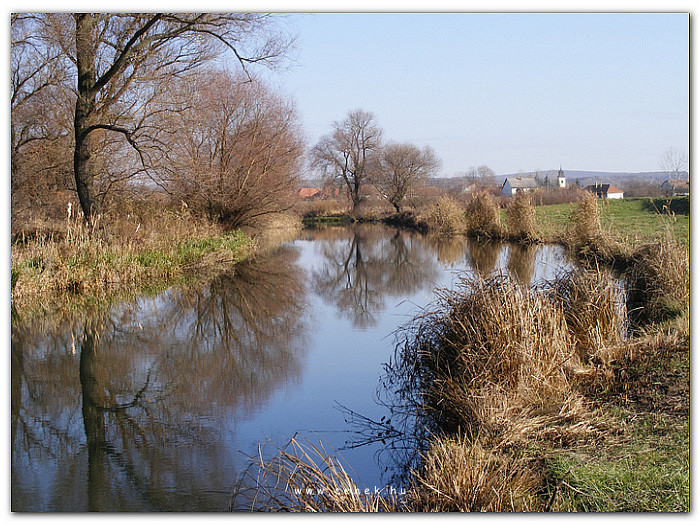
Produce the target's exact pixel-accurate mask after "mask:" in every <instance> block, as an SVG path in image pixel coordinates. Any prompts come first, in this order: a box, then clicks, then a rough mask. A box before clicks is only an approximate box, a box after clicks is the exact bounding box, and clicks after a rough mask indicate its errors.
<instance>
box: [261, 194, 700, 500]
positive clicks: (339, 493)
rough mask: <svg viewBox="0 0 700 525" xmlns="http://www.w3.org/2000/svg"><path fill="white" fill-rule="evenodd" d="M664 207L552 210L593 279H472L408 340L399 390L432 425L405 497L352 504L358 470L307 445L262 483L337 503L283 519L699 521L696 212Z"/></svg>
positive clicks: (639, 203) (546, 220)
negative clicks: (309, 488) (535, 516)
mask: <svg viewBox="0 0 700 525" xmlns="http://www.w3.org/2000/svg"><path fill="white" fill-rule="evenodd" d="M679 202H680V205H679V204H678V203H679ZM686 202H687V199H686ZM658 204H660V203H654V202H653V201H649V200H648V199H633V200H629V201H626V200H623V201H610V202H600V201H597V200H596V199H585V198H584V199H582V201H581V202H579V203H576V204H572V205H569V204H566V205H552V206H542V207H537V209H536V224H537V230H536V233H537V238H538V242H539V241H543V240H544V241H550V242H551V241H555V242H558V243H561V244H564V245H566V246H567V247H568V248H569V249H570V251H571V253H572V255H573V256H574V257H576V258H578V259H579V260H580V261H581V263H582V265H581V268H580V269H579V270H578V271H577V272H575V273H572V274H570V275H565V276H563V277H561V278H559V279H556V280H554V281H550V282H547V283H542V284H540V285H539V286H538V287H537V288H535V289H531V288H528V287H523V286H521V285H518V283H515V282H512V281H509V280H506V281H504V280H503V279H499V278H494V279H490V280H488V279H487V280H480V279H475V280H473V281H470V282H465V283H463V287H462V288H461V289H459V290H457V291H444V292H441V293H440V294H439V298H438V300H437V302H436V303H435V304H434V305H432V307H431V308H430V309H428V310H427V311H426V312H424V313H423V314H421V315H420V316H419V317H417V318H416V319H415V320H414V322H413V323H411V324H409V325H408V326H407V327H405V328H404V329H403V330H402V331H401V333H400V337H399V338H398V339H399V340H400V341H404V343H402V344H400V345H399V346H398V347H397V354H396V356H395V359H394V360H393V363H392V367H391V368H390V372H389V373H390V375H391V377H390V381H389V383H390V384H392V385H394V386H396V385H398V392H399V393H400V394H401V395H402V396H406V395H407V394H408V396H409V397H408V399H409V400H410V401H412V402H414V404H413V405H412V406H411V408H410V412H411V416H412V417H411V418H409V419H410V420H413V417H416V416H417V417H418V420H419V422H420V424H421V425H425V427H426V428H427V429H428V432H427V437H426V439H425V440H423V441H422V442H418V443H417V444H416V450H415V453H416V454H418V459H417V461H416V463H415V465H414V466H413V468H412V469H411V471H410V472H411V474H410V476H409V481H408V490H407V492H406V493H405V494H403V496H402V497H399V498H396V497H391V495H390V494H384V495H382V494H379V495H378V494H376V493H373V492H370V494H364V495H363V494H362V492H360V493H359V494H358V493H356V492H352V491H350V493H349V496H348V491H347V490H344V489H347V488H348V486H352V479H351V477H350V476H348V475H347V472H349V471H350V468H351V467H347V468H345V467H343V465H342V463H341V462H339V461H337V460H330V459H328V458H325V457H323V454H321V453H318V451H315V450H313V449H312V448H311V449H309V448H306V449H304V448H303V447H298V445H295V447H296V450H295V451H294V453H289V452H288V451H286V450H282V451H280V455H278V457H277V458H276V459H273V460H272V461H270V462H260V463H259V464H257V465H256V467H257V468H258V471H259V472H263V474H264V476H268V477H269V478H274V479H280V478H281V479H288V478H290V477H291V478H292V479H291V481H292V483H291V486H300V487H301V486H304V485H305V484H307V483H311V484H312V485H314V486H324V487H327V490H326V491H325V494H326V495H328V494H331V495H333V497H326V498H323V499H319V498H315V497H308V495H304V493H303V491H302V493H301V494H298V495H297V496H295V497H292V498H289V499H285V500H284V501H283V502H282V506H281V507H280V502H279V501H275V497H276V496H275V494H274V493H267V494H264V495H265V496H267V497H268V500H270V499H271V500H272V501H273V504H272V506H271V508H270V509H268V510H291V511H308V510H317V511H330V510H354V511H377V510H379V511H381V510H389V511H408V512H416V511H495V512H503V511H538V512H539V511H559V512H576V511H579V512H588V511H597V512H625V511H629V512H640V511H648V512H688V511H689V509H690V496H689V492H690V474H689V443H690V441H689V420H690V409H689V406H690V388H689V381H690V365H689V361H690V348H689V337H690V321H689V319H690V314H689V291H690V290H689V277H690V275H689V253H688V246H689V241H690V239H689V206H688V207H687V208H684V207H683V205H682V204H683V201H682V200H681V201H678V200H676V199H674V200H673V201H669V202H668V205H669V208H670V210H669V211H671V212H672V213H667V212H666V210H664V209H663V207H662V206H661V207H660V206H658ZM661 204H663V203H661ZM487 208H489V207H487ZM685 209H687V212H686V213H684V210H685ZM492 210H493V208H489V209H488V210H487V211H488V213H484V214H483V215H482V217H484V218H485V220H484V221H482V224H484V225H487V226H488V225H489V224H490V225H493V224H499V221H498V217H496V222H494V217H493V211H492ZM453 215H454V214H453ZM506 225H507V217H506ZM484 231H486V232H488V231H489V229H488V228H487V229H484ZM490 231H491V232H496V230H495V228H494V229H491V230H490ZM618 279H623V281H624V282H625V283H626V292H625V293H624V294H623V292H622V291H621V289H620V288H619V286H618V284H617V282H618ZM403 408H404V409H405V407H403ZM395 416H396V414H395ZM392 419H396V418H395V417H394V418H392ZM393 425H396V422H394V423H393ZM387 426H388V424H387ZM378 429H379V430H380V431H385V430H387V429H386V428H385V427H384V426H382V425H379V426H378ZM391 430H394V427H392V429H391ZM405 430H407V431H408V433H410V432H411V429H405ZM325 464H331V465H333V472H332V473H331V475H330V477H327V476H326V475H325V474H324V471H323V468H320V467H322V466H323V465H325ZM334 479H335V480H337V479H341V480H342V482H341V483H340V485H337V484H335V481H334ZM336 489H337V490H336ZM275 505H276V506H275Z"/></svg>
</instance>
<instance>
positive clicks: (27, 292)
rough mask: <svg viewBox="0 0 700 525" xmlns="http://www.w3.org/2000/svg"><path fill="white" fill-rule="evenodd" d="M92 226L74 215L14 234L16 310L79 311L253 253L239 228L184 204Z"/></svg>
mask: <svg viewBox="0 0 700 525" xmlns="http://www.w3.org/2000/svg"><path fill="white" fill-rule="evenodd" d="M103 221H104V222H103V223H102V224H100V223H99V222H98V223H97V224H96V226H95V227H94V228H93V229H91V230H89V229H88V228H87V226H86V225H85V224H84V223H83V222H82V220H80V219H78V218H70V217H69V218H67V219H66V221H65V222H64V223H61V224H52V225H51V228H50V229H49V228H47V227H46V226H44V227H43V228H36V229H35V230H34V231H32V233H31V234H28V233H26V232H22V233H19V234H16V235H15V236H14V239H13V242H12V245H11V305H12V307H13V309H14V311H16V312H18V313H22V314H25V313H31V312H33V311H37V310H44V309H58V310H67V309H68V310H79V309H81V308H83V307H85V306H89V305H94V304H103V303H109V302H111V301H113V300H115V299H117V298H119V297H125V296H133V295H136V294H140V293H155V292H157V291H159V290H162V289H165V288H167V287H169V286H172V285H175V284H179V283H186V282H193V281H195V280H198V279H202V278H206V277H207V276H210V275H213V274H214V273H216V272H217V271H220V269H221V268H222V267H229V266H230V265H234V264H236V263H238V262H241V261H242V260H244V259H246V258H248V257H250V256H252V254H254V252H255V243H254V242H253V240H252V238H251V236H250V235H247V234H245V233H243V232H241V231H230V232H227V231H224V230H223V229H222V228H221V227H220V226H218V225H216V224H213V223H210V222H208V221H205V220H202V219H199V218H196V217H193V216H191V215H190V214H189V213H188V212H187V211H186V210H182V211H180V212H170V211H166V212H163V213H162V214H160V215H159V216H152V217H150V218H149V219H146V220H141V221H138V222H136V221H133V220H131V219H130V218H113V219H111V220H109V222H107V219H103Z"/></svg>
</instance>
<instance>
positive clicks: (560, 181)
mask: <svg viewBox="0 0 700 525" xmlns="http://www.w3.org/2000/svg"><path fill="white" fill-rule="evenodd" d="M557 186H559V187H560V188H566V177H565V176H564V170H563V169H561V164H560V165H559V171H558V172H557Z"/></svg>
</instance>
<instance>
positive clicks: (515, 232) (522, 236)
mask: <svg viewBox="0 0 700 525" xmlns="http://www.w3.org/2000/svg"><path fill="white" fill-rule="evenodd" d="M506 218H507V221H508V222H507V225H508V228H507V230H508V237H510V238H511V239H513V240H516V241H519V242H536V241H537V240H538V239H539V235H538V234H537V214H536V213H535V206H534V205H533V204H532V196H531V195H530V194H529V193H524V192H520V193H518V194H516V195H515V197H513V198H512V199H511V200H510V202H509V203H508V206H507V208H506Z"/></svg>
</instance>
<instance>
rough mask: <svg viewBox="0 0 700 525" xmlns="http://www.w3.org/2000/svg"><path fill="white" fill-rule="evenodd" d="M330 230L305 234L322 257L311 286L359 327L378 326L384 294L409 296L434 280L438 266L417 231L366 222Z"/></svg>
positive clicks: (388, 295) (386, 295)
mask: <svg viewBox="0 0 700 525" xmlns="http://www.w3.org/2000/svg"><path fill="white" fill-rule="evenodd" d="M329 230H330V231H328V230H327V231H323V230H322V231H320V232H316V233H314V234H309V236H310V237H311V238H314V239H315V240H318V241H320V243H321V254H322V257H323V265H322V267H321V268H320V269H316V270H314V271H313V272H312V277H311V278H312V281H313V290H314V292H316V293H317V294H318V295H319V296H320V297H321V298H322V299H323V300H324V301H325V302H326V303H328V304H332V305H334V306H335V307H336V309H337V311H338V313H339V314H340V315H341V316H343V317H345V318H347V319H349V320H350V321H351V322H352V324H353V326H355V327H357V328H367V327H370V326H374V325H376V323H377V316H378V314H379V313H381V312H382V311H383V310H384V307H385V306H384V301H385V299H386V298H388V297H400V296H404V295H409V294H413V293H415V292H417V291H419V290H421V289H422V288H423V287H424V286H426V285H427V284H429V283H432V282H434V281H435V279H436V278H437V275H438V265H437V263H436V261H435V259H434V258H433V257H432V255H431V253H430V250H429V249H428V247H427V246H426V245H425V241H424V240H423V239H422V238H421V237H420V236H418V235H416V234H412V233H409V232H405V231H401V230H398V229H396V228H384V227H378V226H376V225H364V224H355V225H353V226H352V227H351V228H350V229H349V230H348V229H345V228H343V229H342V230H341V229H329ZM334 230H335V231H334ZM344 231H349V233H350V234H349V235H345V236H344V235H343V232H344ZM387 233H388V235H387Z"/></svg>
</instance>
